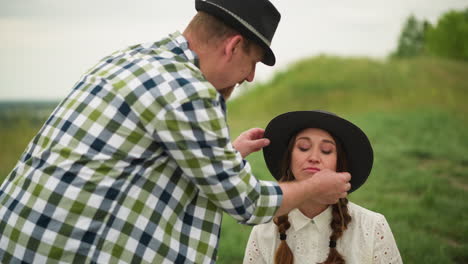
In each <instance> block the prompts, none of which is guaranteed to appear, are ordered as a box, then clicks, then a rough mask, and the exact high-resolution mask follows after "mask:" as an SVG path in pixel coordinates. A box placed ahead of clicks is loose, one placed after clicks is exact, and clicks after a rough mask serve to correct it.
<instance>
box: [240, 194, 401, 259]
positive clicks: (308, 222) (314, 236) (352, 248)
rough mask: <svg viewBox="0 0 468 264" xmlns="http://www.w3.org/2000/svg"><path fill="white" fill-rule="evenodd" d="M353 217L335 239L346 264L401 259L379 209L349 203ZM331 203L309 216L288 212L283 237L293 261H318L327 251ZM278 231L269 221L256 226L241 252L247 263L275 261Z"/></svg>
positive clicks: (326, 254)
mask: <svg viewBox="0 0 468 264" xmlns="http://www.w3.org/2000/svg"><path fill="white" fill-rule="evenodd" d="M348 210H349V214H350V215H351V217H352V221H351V223H350V224H349V225H348V229H347V230H346V231H345V232H344V233H343V236H342V237H341V238H340V239H338V241H337V246H336V247H337V250H338V252H340V253H341V255H342V256H343V257H344V259H345V261H346V263H347V264H366V263H386V264H388V263H402V260H401V256H400V252H399V251H398V247H397V245H396V243H395V239H394V237H393V234H392V231H391V230H390V227H389V225H388V223H387V220H385V217H384V216H383V215H381V214H379V213H375V212H372V211H370V210H367V209H365V208H363V207H361V206H358V205H356V204H354V203H351V202H349V203H348ZM331 211H332V209H331V207H328V208H327V209H326V210H325V211H323V212H322V213H321V214H319V215H318V216H316V217H314V218H313V219H310V218H308V217H306V216H305V215H303V214H302V213H301V212H300V211H299V210H297V209H296V210H293V211H291V212H290V213H289V222H290V223H291V227H290V228H289V229H288V231H287V232H286V234H287V238H286V241H287V243H288V245H289V247H290V248H291V250H292V252H293V254H294V263H295V264H302V263H307V264H310V263H320V262H323V261H324V260H325V259H326V258H327V256H328V252H329V247H328V246H329V241H330V234H331V232H332V230H331V228H330V221H331V217H332V216H331ZM279 242H280V240H279V233H278V229H277V227H276V225H275V224H274V223H273V221H272V222H270V223H267V224H263V225H258V226H255V227H254V228H253V229H252V233H251V234H250V238H249V242H248V243H247V248H246V251H245V255H244V264H246V263H274V255H275V251H276V248H277V247H278V244H279Z"/></svg>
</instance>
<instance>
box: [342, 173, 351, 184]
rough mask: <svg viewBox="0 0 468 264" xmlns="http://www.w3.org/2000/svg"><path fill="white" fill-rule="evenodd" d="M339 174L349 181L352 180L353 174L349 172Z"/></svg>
mask: <svg viewBox="0 0 468 264" xmlns="http://www.w3.org/2000/svg"><path fill="white" fill-rule="evenodd" d="M339 174H340V175H341V178H342V179H343V180H344V181H346V182H349V181H350V180H351V174H349V173H348V172H340V173H339Z"/></svg>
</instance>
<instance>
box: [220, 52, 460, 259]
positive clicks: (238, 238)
mask: <svg viewBox="0 0 468 264" xmlns="http://www.w3.org/2000/svg"><path fill="white" fill-rule="evenodd" d="M466 102H468V64H466V63H461V62H455V61H448V60H438V59H432V58H418V59H412V60H394V61H374V60H370V59H366V58H338V57H325V56H321V57H316V58H311V59H308V60H304V61H301V62H298V63H297V64H295V65H292V66H291V67H290V68H289V69H288V70H287V71H285V72H282V73H279V74H277V75H276V76H275V77H274V78H273V80H272V81H270V82H269V83H266V84H262V85H259V86H258V87H256V88H254V89H252V90H251V92H249V93H248V94H246V95H244V96H242V97H240V98H238V99H235V100H234V101H232V102H230V105H229V108H228V110H229V116H228V117H229V122H230V124H231V131H232V134H233V137H235V136H237V135H238V134H239V133H240V132H241V131H243V130H245V129H247V128H249V127H265V126H266V124H267V123H268V121H269V120H270V119H271V118H273V117H274V116H276V115H278V114H280V113H283V112H286V111H293V110H312V109H324V110H328V111H332V112H335V113H337V114H338V115H340V116H343V117H345V118H347V119H349V120H351V121H353V122H354V123H356V124H357V125H359V126H360V127H361V128H363V129H364V131H366V133H367V134H368V136H369V138H370V140H371V142H372V143H373V147H374V151H375V162H374V168H373V170H372V174H371V176H370V178H369V180H368V181H367V182H366V184H365V185H364V186H363V187H362V188H361V189H360V190H359V191H357V192H356V193H353V194H352V195H350V197H349V198H350V200H352V201H354V202H356V203H358V204H360V205H362V206H364V207H366V208H368V209H371V210H374V211H377V212H380V213H382V214H384V215H385V216H386V218H387V220H388V222H389V223H390V226H391V228H392V230H393V233H394V236H395V239H396V241H397V244H398V247H399V249H400V253H401V255H402V258H403V261H404V263H468V221H466V219H468V203H467V202H466V200H467V199H468V106H467V104H466ZM248 160H249V161H250V163H251V164H252V167H253V168H254V173H255V175H256V176H257V177H259V178H261V179H272V177H271V176H269V174H268V171H267V169H266V167H265V165H264V163H263V158H262V155H261V153H255V154H253V155H252V156H250V157H249V158H248ZM249 232H250V227H243V226H240V225H239V224H237V223H235V222H234V221H233V220H232V218H230V217H229V216H226V217H225V218H224V223H223V229H222V233H221V242H220V250H219V255H220V257H219V259H220V261H219V263H239V262H240V261H242V257H243V250H244V247H245V244H246V242H247V239H248V234H249ZM234 239H235V242H234ZM236 251H237V253H236Z"/></svg>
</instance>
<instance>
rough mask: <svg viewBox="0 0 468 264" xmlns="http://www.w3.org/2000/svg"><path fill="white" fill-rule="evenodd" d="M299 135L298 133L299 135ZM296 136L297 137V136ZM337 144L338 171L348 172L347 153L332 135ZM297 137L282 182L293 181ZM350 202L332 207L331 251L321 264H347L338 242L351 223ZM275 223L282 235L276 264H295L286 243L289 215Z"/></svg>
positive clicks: (284, 163)
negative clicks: (293, 152) (337, 246)
mask: <svg viewBox="0 0 468 264" xmlns="http://www.w3.org/2000/svg"><path fill="white" fill-rule="evenodd" d="M297 134H298V133H297ZM297 134H296V135H297ZM331 136H332V137H333V139H334V140H335V143H336V151H337V164H336V171H337V172H343V171H347V168H348V165H347V158H346V153H345V150H344V148H343V145H342V144H341V142H340V141H339V140H338V138H336V137H335V136H333V135H331ZM295 140H296V136H294V137H292V138H291V140H290V141H289V144H288V148H287V151H285V154H284V157H283V160H282V162H281V165H280V166H281V170H280V171H281V175H282V177H281V179H280V181H293V180H294V175H292V172H291V170H290V168H289V166H290V164H291V152H292V149H293V147H294V144H295ZM347 204H348V200H347V199H346V198H342V199H340V200H339V201H338V203H336V204H333V205H332V220H331V222H330V227H331V229H332V234H331V235H330V241H329V243H330V251H329V253H328V257H327V259H326V260H325V261H324V262H322V263H321V264H345V260H344V258H343V256H342V255H341V254H340V253H339V252H338V250H337V249H336V242H337V240H338V239H339V238H341V236H342V235H343V232H344V231H345V230H346V228H347V227H348V224H349V223H350V222H351V216H350V215H349V212H348V207H347ZM274 223H275V224H276V225H277V226H278V233H279V234H280V238H281V241H280V245H279V246H278V248H277V249H276V253H275V264H293V263H294V255H293V253H292V251H291V249H290V248H289V246H288V244H287V242H286V239H285V237H286V230H288V228H289V227H290V226H291V224H290V223H289V220H288V215H283V216H279V217H277V218H275V219H274Z"/></svg>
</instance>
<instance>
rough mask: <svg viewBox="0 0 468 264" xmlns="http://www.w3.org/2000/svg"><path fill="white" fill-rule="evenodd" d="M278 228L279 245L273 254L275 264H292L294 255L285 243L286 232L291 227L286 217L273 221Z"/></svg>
mask: <svg viewBox="0 0 468 264" xmlns="http://www.w3.org/2000/svg"><path fill="white" fill-rule="evenodd" d="M274 222H275V224H276V225H277V226H278V233H279V234H280V238H281V241H280V244H279V246H278V248H277V249H276V253H275V264H293V263H294V255H293V253H292V251H291V249H290V248H289V246H288V243H287V242H286V230H288V229H289V227H291V224H290V223H289V220H288V215H282V216H279V217H277V218H275V220H274Z"/></svg>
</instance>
